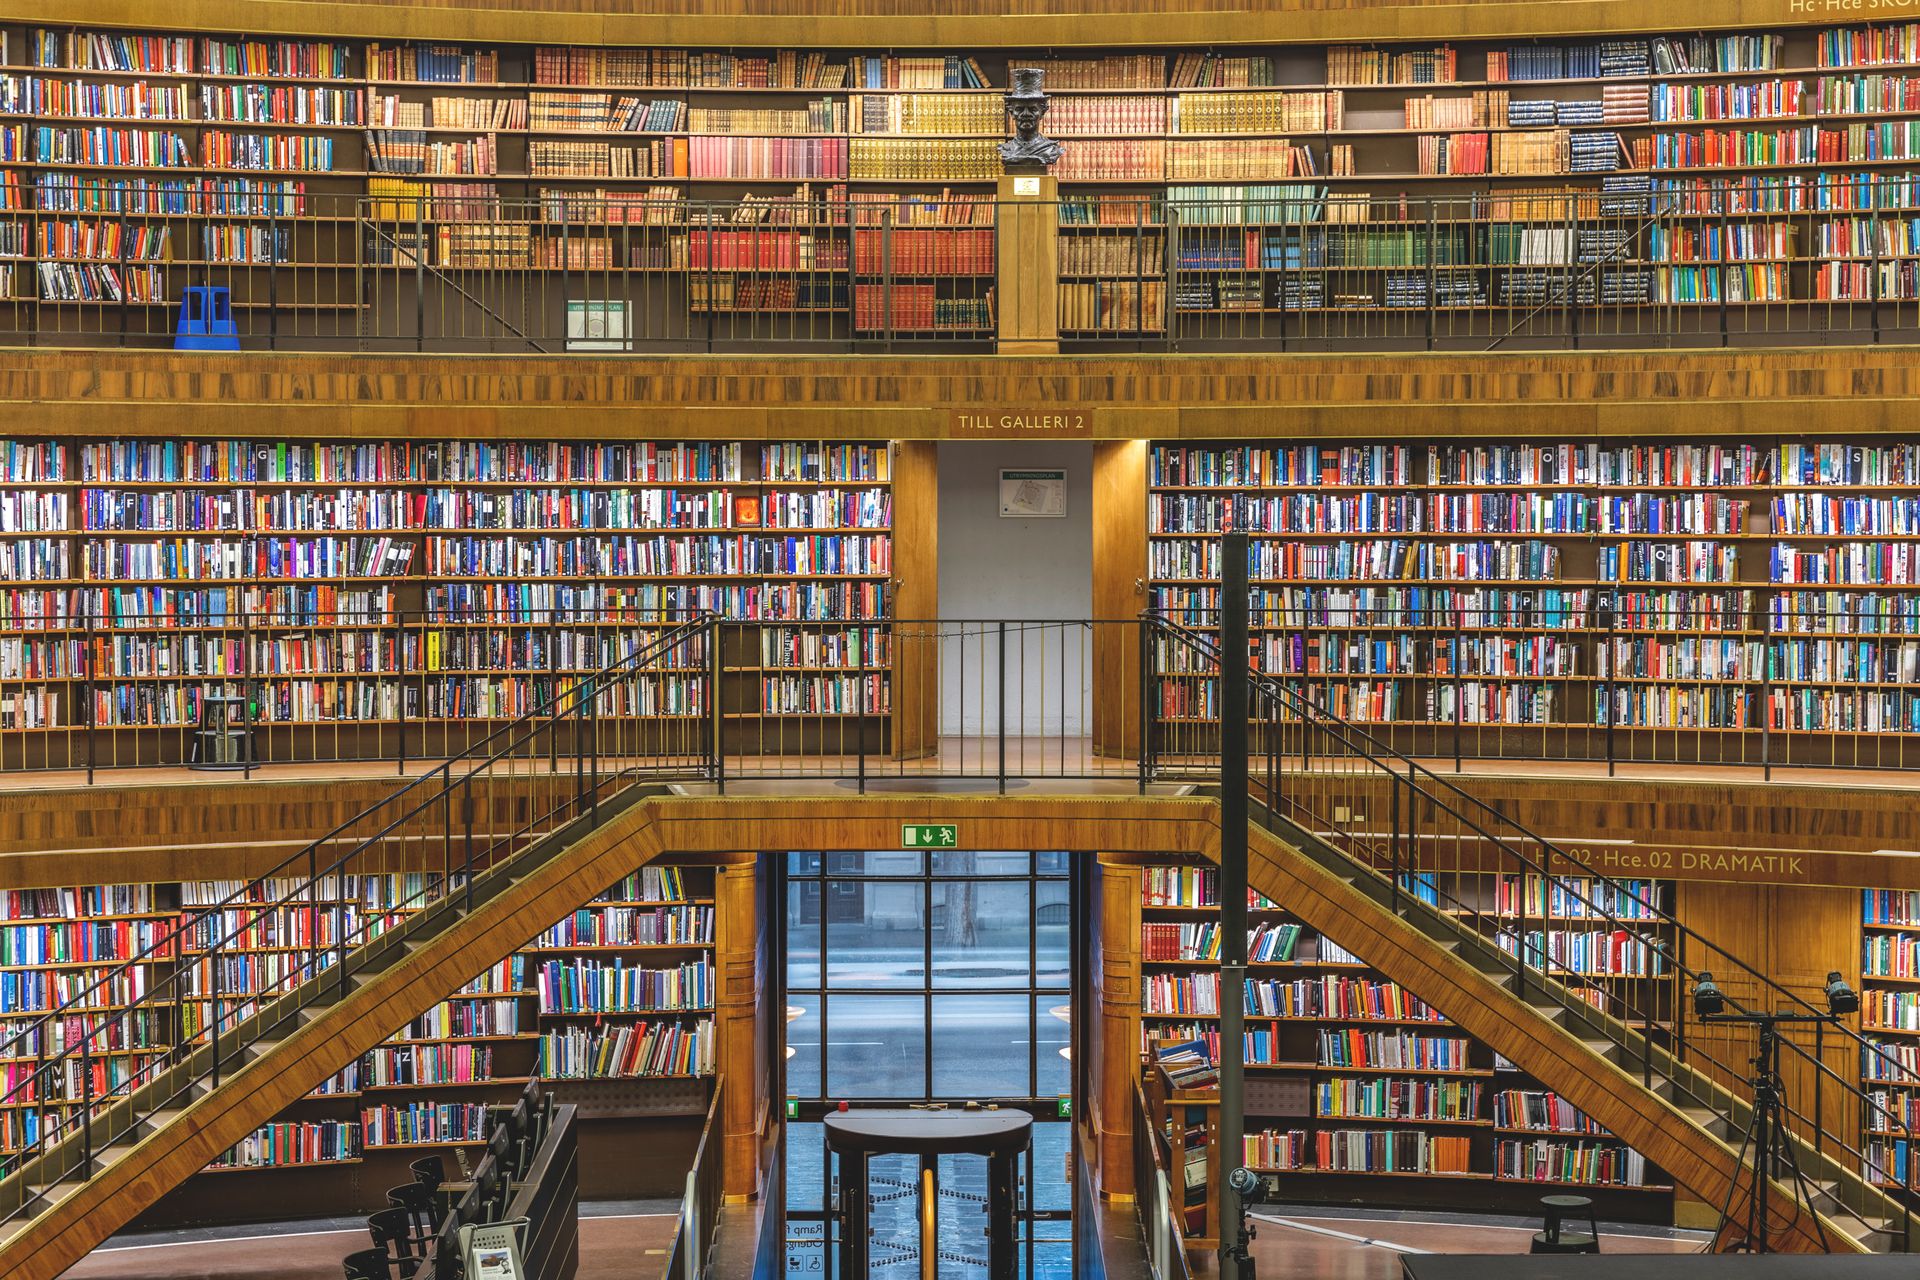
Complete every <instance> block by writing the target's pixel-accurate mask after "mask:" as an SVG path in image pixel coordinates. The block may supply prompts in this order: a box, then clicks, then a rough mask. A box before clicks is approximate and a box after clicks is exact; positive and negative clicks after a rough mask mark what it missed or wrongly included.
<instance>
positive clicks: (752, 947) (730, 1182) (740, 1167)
mask: <svg viewBox="0 0 1920 1280" xmlns="http://www.w3.org/2000/svg"><path fill="white" fill-rule="evenodd" d="M758 876H759V858H758V857H757V856H755V855H754V854H750V853H742V854H739V855H737V857H736V858H735V859H734V860H732V861H731V862H730V864H729V865H727V866H723V867H721V868H719V870H718V871H716V872H715V873H714V891H713V898H714V910H713V917H714V949H713V958H714V1034H715V1036H716V1037H717V1041H716V1044H715V1049H714V1057H715V1062H716V1063H717V1064H720V1069H721V1073H722V1074H724V1075H725V1076H726V1079H727V1089H726V1095H725V1097H724V1098H722V1099H721V1128H722V1132H723V1135H724V1140H725V1142H726V1156H725V1161H726V1162H725V1166H724V1169H725V1174H726V1188H725V1192H726V1195H727V1196H729V1197H733V1198H741V1199H744V1198H746V1197H748V1196H752V1195H755V1194H757V1193H758V1192H759V1190H760V1182H759V1175H760V1163H759V1160H758V1159H757V1158H756V1157H757V1153H758V1152H759V1149H760V1124H761V1117H762V1114H763V1112H764V1110H765V1107H766V1105H767V1095H766V1091H765V1088H764V1082H765V1080H766V1078H767V1055H768V1053H769V1052H770V1051H771V1046H769V1045H767V1044H765V1043H763V1039H762V1036H761V1025H762V1024H761V1021H760V1017H759V1013H760V1005H761V1001H762V997H763V996H764V995H765V994H766V977H767V975H766V972H765V970H764V968H763V964H764V961H765V958H766V946H765V942H766V939H765V934H764V931H765V928H766V921H764V920H763V919H761V915H760V903H761V900H762V897H763V895H762V894H761V893H760V886H759V884H758V882H757V881H758Z"/></svg>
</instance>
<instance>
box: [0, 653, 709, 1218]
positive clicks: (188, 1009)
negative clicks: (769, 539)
mask: <svg viewBox="0 0 1920 1280" xmlns="http://www.w3.org/2000/svg"><path fill="white" fill-rule="evenodd" d="M712 627H713V623H712V621H711V620H710V619H708V618H698V619H694V620H692V621H688V622H686V623H683V624H680V625H678V626H675V627H671V628H667V629H664V630H661V631H658V632H656V633H652V634H650V635H649V637H648V638H647V639H645V640H644V642H642V643H640V644H638V645H636V646H635V647H633V648H632V649H631V650H630V651H628V652H627V653H626V654H624V656H622V657H620V658H619V659H618V660H617V661H615V662H613V663H611V664H609V665H607V666H605V667H603V668H601V669H599V670H596V671H593V672H590V673H588V674H585V675H583V676H580V677H578V678H577V679H574V680H572V681H571V682H570V683H568V684H566V685H565V686H564V687H563V688H561V689H560V690H558V692H557V694H556V696H555V697H554V698H553V699H552V700H551V701H550V702H549V703H547V704H546V705H544V706H542V707H540V708H539V709H537V710H534V711H531V712H529V713H527V714H525V715H522V716H520V717H518V718H517V719H514V720H512V721H510V722H508V723H506V724H504V725H501V726H500V727H498V728H496V729H494V730H493V731H492V732H490V733H487V734H485V735H484V736H483V737H481V738H479V740H478V741H476V742H474V743H472V744H471V745H469V746H467V747H465V748H464V749H462V750H461V751H459V752H458V753H457V754H455V755H454V756H453V757H452V758H451V759H449V760H447V761H446V762H444V763H442V764H440V765H437V766H435V767H434V768H432V769H431V770H429V771H427V772H426V773H424V774H423V775H421V776H419V777H417V778H414V779H412V780H410V781H408V782H407V783H405V784H404V785H402V786H400V787H399V788H398V789H396V790H395V791H394V792H392V793H391V794H390V795H389V796H387V797H386V798H384V799H382V800H381V801H379V802H378V803H376V804H375V805H373V806H372V807H370V808H368V809H367V810H366V811H364V812H363V813H361V814H359V815H357V816H356V817H354V818H352V819H349V820H348V821H347V822H345V823H343V824H341V825H340V826H339V827H337V828H335V829H334V830H332V831H330V832H328V833H327V834H325V835H323V836H321V837H320V838H319V839H317V840H315V841H313V842H312V843H311V844H309V845H307V846H306V848H304V849H302V850H301V851H300V852H298V853H296V854H294V855H292V856H290V857H288V858H286V859H284V860H283V861H281V862H280V863H279V864H278V865H276V866H275V867H274V868H273V869H272V870H271V871H269V872H268V873H267V874H266V875H264V876H261V877H258V878H257V879H254V880H251V881H248V882H244V883H239V884H231V883H230V882H218V881H216V882H211V883H210V885H209V889H210V894H209V897H210V899H211V900H209V901H188V902H186V903H183V905H182V907H181V909H180V911H179V913H178V915H177V916H175V917H174V918H173V920H172V922H170V923H167V924H163V925H161V926H160V927H157V928H156V929H155V931H154V936H153V937H152V940H151V941H149V942H148V943H147V944H146V945H145V946H142V947H141V948H140V949H139V950H138V951H137V952H135V953H134V954H133V955H131V956H129V957H127V958H126V959H124V960H122V961H119V962H117V963H114V964H110V965H103V966H101V969H100V970H98V971H90V972H87V973H85V974H84V975H83V976H82V977H81V978H80V979H79V980H78V981H76V982H74V983H73V984H72V985H71V987H69V988H63V989H62V991H61V993H60V995H59V996H58V997H57V998H56V1000H55V1004H56V1005H57V1007H54V1008H51V1009H49V1011H48V1012H45V1013H42V1014H39V1015H37V1016H30V1017H26V1018H22V1019H17V1020H15V1021H12V1022H10V1023H9V1024H7V1025H5V1026H4V1027H0V1060H5V1061H6V1062H7V1063H8V1064H9V1065H10V1066H11V1067H13V1068H14V1069H15V1070H14V1074H13V1075H11V1076H9V1077H8V1078H7V1082H6V1089H5V1092H4V1093H0V1109H4V1110H5V1111H7V1112H8V1113H10V1114H11V1115H13V1116H15V1117H17V1124H18V1126H19V1127H18V1128H17V1129H16V1131H15V1132H16V1133H17V1134H18V1135H19V1136H20V1141H17V1142H15V1143H12V1144H9V1145H10V1146H11V1148H12V1149H11V1150H9V1151H8V1152H7V1153H6V1154H5V1157H4V1163H0V1173H4V1175H5V1176H4V1177H0V1221H5V1220H11V1219H14V1218H17V1217H19V1216H21V1215H22V1214H30V1213H32V1212H34V1211H36V1210H37V1209H38V1208H39V1207H41V1206H42V1205H44V1204H46V1203H48V1197H49V1195H50V1193H51V1192H52V1191H53V1188H54V1187H55V1185H56V1184H57V1183H58V1182H59V1180H60V1177H61V1176H63V1175H72V1174H75V1173H77V1174H79V1175H81V1176H85V1175H86V1174H88V1173H89V1172H90V1171H91V1170H92V1168H93V1166H94V1161H95V1157H96V1156H97V1155H98V1153H99V1152H100V1151H101V1150H102V1149H104V1148H105V1147H106V1146H108V1145H109V1144H112V1143H115V1142H117V1141H120V1140H121V1139H123V1138H125V1137H126V1136H127V1135H129V1134H130V1133H134V1132H136V1131H138V1129H139V1128H140V1126H142V1125H143V1124H144V1123H146V1122H147V1121H148V1120H150V1119H151V1118H152V1117H153V1116H155V1115H156V1114H158V1113H159V1112H161V1111H163V1110H165V1109H167V1108H168V1107H170V1106H174V1105H178V1103H179V1102H180V1100H182V1099H184V1098H188V1097H190V1096H192V1094H193V1093H194V1092H195V1091H197V1090H198V1089H200V1088H203V1087H205V1088H215V1089H217V1088H218V1087H219V1086H220V1083H221V1081H222V1080H223V1079H224V1078H225V1077H227V1076H229V1075H231V1074H232V1073H233V1071H234V1070H235V1069H236V1068H237V1067H238V1066H239V1065H240V1064H241V1063H243V1062H245V1061H246V1060H247V1057H248V1055H249V1050H250V1048H251V1046H252V1045H253V1044H254V1043H256V1042H257V1041H258V1040H260V1039H261V1038H262V1037H263V1036H265V1035H268V1034H270V1033H271V1032H272V1030H273V1029H274V1028H276V1027H283V1026H285V1025H286V1024H287V1022H288V1020H289V1019H290V1018H292V1017H293V1015H294V1014H295V1013H297V1011H298V1010H299V1009H301V1008H303V1007H306V1006H307V1005H309V1004H310V1003H312V1002H315V1001H319V1000H324V999H328V998H334V997H338V996H343V995H344V994H345V993H346V992H347V991H348V990H349V986H350V980H351V978H352V975H353V972H354V971H355V970H356V968H359V967H361V966H362V964H363V963H364V962H365V957H366V955H367V953H368V952H369V950H370V949H371V948H370V944H375V943H379V944H383V945H385V944H390V943H391V942H392V941H393V940H394V939H395V938H397V937H404V936H405V934H406V931H408V930H409V929H411V928H413V927H414V926H416V925H419V924H422V923H424V922H426V921H427V920H428V918H429V917H436V918H437V919H438V920H439V921H442V922H444V920H445V919H446V917H445V916H444V915H442V914H441V912H442V911H443V909H448V908H452V909H469V910H470V909H471V908H472V907H473V905H474V903H475V901H476V895H477V893H478V892H480V890H478V889H477V887H476V886H477V884H478V883H479V882H485V883H486V884H487V886H488V891H491V890H493V889H497V888H498V887H500V886H501V885H503V884H504V883H505V882H506V880H505V875H506V869H507V868H508V867H510V866H511V865H512V864H513V863H514V861H515V859H516V858H517V857H518V856H519V855H520V854H522V853H523V852H524V851H525V850H526V849H527V848H528V847H529V846H531V845H533V844H534V843H535V842H536V841H539V840H540V839H542V838H543V837H546V836H550V835H552V834H554V833H556V832H558V831H560V830H561V829H562V828H563V827H567V826H568V825H569V824H572V823H575V822H577V821H578V822H585V823H588V824H592V823H597V822H598V821H599V820H600V817H601V815H602V814H603V812H612V809H611V807H610V806H611V805H612V804H613V803H614V802H615V801H616V800H617V798H618V797H619V796H620V795H621V794H622V793H623V792H625V791H627V790H628V789H629V788H630V787H632V786H633V785H634V784H636V783H638V782H641V781H646V780H665V779H675V778H679V779H693V780H711V779H712V778H713V777H714V776H715V775H716V773H717V770H716V769H715V768H714V759H713V744H712V742H711V740H709V741H708V742H707V744H706V747H705V749H703V750H700V751H697V752H695V753H694V754H691V755H683V754H680V753H679V752H678V751H675V752H672V753H662V752H661V750H660V747H659V744H658V743H657V742H656V741H654V740H653V739H652V737H651V736H650V734H649V733H648V732H647V730H648V726H647V724H646V722H645V721H644V720H641V719H637V718H632V717H623V716H620V715H618V714H615V712H616V711H617V709H618V708H620V707H621V706H623V705H626V704H627V702H628V701H629V700H630V699H632V698H633V697H635V696H637V694H636V690H637V689H638V688H640V687H642V686H644V684H645V683H646V682H647V681H650V680H652V679H654V678H656V677H657V674H658V672H659V671H660V670H663V669H665V670H672V669H677V667H678V665H679V664H680V661H681V655H682V654H683V651H685V650H686V649H687V648H688V647H689V646H692V645H697V644H700V643H703V642H705V641H706V640H707V639H708V638H709V636H710V634H711V631H712ZM488 978H489V975H482V976H481V977H480V978H479V979H476V983H477V984H478V986H477V988H476V990H477V991H478V992H479V993H480V994H484V993H485V992H486V991H487V990H489V989H491V988H489V987H488V986H487V982H488ZM486 1007H487V1006H486V1002H485V1001H480V1002H476V1003H475V1010H476V1011H475V1012H474V1014H473V1016H474V1017H476V1018H478V1017H482V1016H484V1010H485V1009H486ZM452 1030H453V1032H454V1033H457V1034H480V1033H481V1032H480V1030H479V1028H477V1027H475V1026H461V1027H457V1028H453V1029H452ZM120 1059H125V1060H126V1061H128V1062H129V1063H131V1064H132V1065H131V1069H130V1070H128V1071H126V1072H124V1073H117V1074H116V1075H115V1076H114V1077H113V1078H112V1079H111V1080H110V1081H109V1082H108V1084H107V1087H105V1088H102V1087H100V1084H99V1082H98V1078H97V1077H96V1070H95V1069H96V1066H97V1065H98V1064H99V1063H101V1062H102V1061H105V1060H120Z"/></svg>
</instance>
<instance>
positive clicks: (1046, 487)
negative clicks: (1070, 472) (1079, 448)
mask: <svg viewBox="0 0 1920 1280" xmlns="http://www.w3.org/2000/svg"><path fill="white" fill-rule="evenodd" d="M1000 514H1001V516H1003V517H1007V518H1012V519H1032V518H1034V517H1036V516H1037V517H1040V518H1042V519H1050V518H1055V517H1064V516H1065V515H1066V514H1067V473H1066V472H1065V471H1060V470H1053V471H1045V470H1027V471H1002V472H1001V473H1000Z"/></svg>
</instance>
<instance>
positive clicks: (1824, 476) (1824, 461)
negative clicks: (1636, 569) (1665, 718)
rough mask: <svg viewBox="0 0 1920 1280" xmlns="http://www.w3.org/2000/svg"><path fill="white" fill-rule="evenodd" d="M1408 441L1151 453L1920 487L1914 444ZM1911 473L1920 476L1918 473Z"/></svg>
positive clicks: (1332, 476)
mask: <svg viewBox="0 0 1920 1280" xmlns="http://www.w3.org/2000/svg"><path fill="white" fill-rule="evenodd" d="M1414 459H1415V451H1414V449H1413V448H1412V447H1409V446H1406V445H1390V444H1369V445H1338V446H1335V445H1313V444H1308V445H1289V446H1280V447H1273V446H1255V445H1249V446H1240V447H1231V448H1218V447H1208V446H1186V445H1156V446H1155V447H1154V450H1153V452H1152V454H1151V455H1150V456H1149V459H1148V467H1149V470H1148V483H1149V484H1150V485H1152V486H1153V487H1155V488H1279V487H1287V486H1293V485H1302V486H1308V487H1313V486H1322V485H1342V486H1367V485H1375V486H1401V487H1405V486H1419V485H1426V486H1443V485H1521V486H1549V487H1550V486H1555V485H1565V486H1573V487H1587V486H1600V487H1619V488H1640V487H1644V486H1654V487H1662V488H1671V487H1689V486H1699V487H1702V488H1739V487H1748V486H1763V485H1769V484H1773V483H1776V480H1775V476H1776V474H1777V475H1778V476H1779V477H1780V479H1779V480H1778V481H1777V482H1778V483H1796V482H1797V483H1804V484H1813V483H1846V482H1847V481H1844V480H1841V479H1840V475H1841V474H1843V473H1847V472H1850V473H1852V474H1855V475H1857V476H1858V477H1859V478H1858V479H1855V480H1853V481H1851V483H1855V484H1862V485H1880V484H1908V483H1915V484H1920V452H1916V448H1915V446H1913V445H1911V444H1905V443H1902V444H1895V445H1888V446H1870V447H1863V446H1859V445H1845V444H1826V443H1822V444H1800V443H1782V444H1780V445H1779V446H1777V447H1776V448H1772V449H1769V448H1763V447H1756V446H1754V445H1746V444H1743V445H1728V444H1719V443H1714V444H1703V445H1684V444H1665V445H1660V444H1656V445H1620V446H1611V447H1603V446H1601V445H1597V444H1560V445H1533V444H1472V445H1430V446H1428V448H1427V451H1426V467H1425V468H1424V475H1423V476H1420V477H1418V478H1416V475H1415V465H1414ZM1910 477H1911V478H1910Z"/></svg>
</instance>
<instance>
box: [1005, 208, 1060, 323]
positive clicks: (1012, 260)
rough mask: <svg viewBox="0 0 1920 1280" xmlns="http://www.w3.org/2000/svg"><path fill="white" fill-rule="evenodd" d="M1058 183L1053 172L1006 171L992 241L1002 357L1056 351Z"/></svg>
mask: <svg viewBox="0 0 1920 1280" xmlns="http://www.w3.org/2000/svg"><path fill="white" fill-rule="evenodd" d="M1059 198H1060V184H1059V180H1058V179H1056V178H1055V177H1054V176H1053V175H1052V174H1038V175H1018V174H1005V175H1002V177H1001V179H1000V190H999V200H1000V207H999V210H998V211H997V213H996V215H995V216H996V218H997V219H998V226H997V230H996V232H995V235H994V239H995V240H996V242H997V248H996V251H995V256H994V265H995V268H996V269H997V271H998V273H999V274H998V279H997V281H996V288H995V289H994V312H995V315H996V317H997V319H998V321H999V325H1000V344H999V350H1000V354H1002V355H1025V356H1040V355H1054V354H1057V353H1058V352H1059V350H1060V206H1059V204H1058V203H1056V202H1057V201H1058V200H1059Z"/></svg>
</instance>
